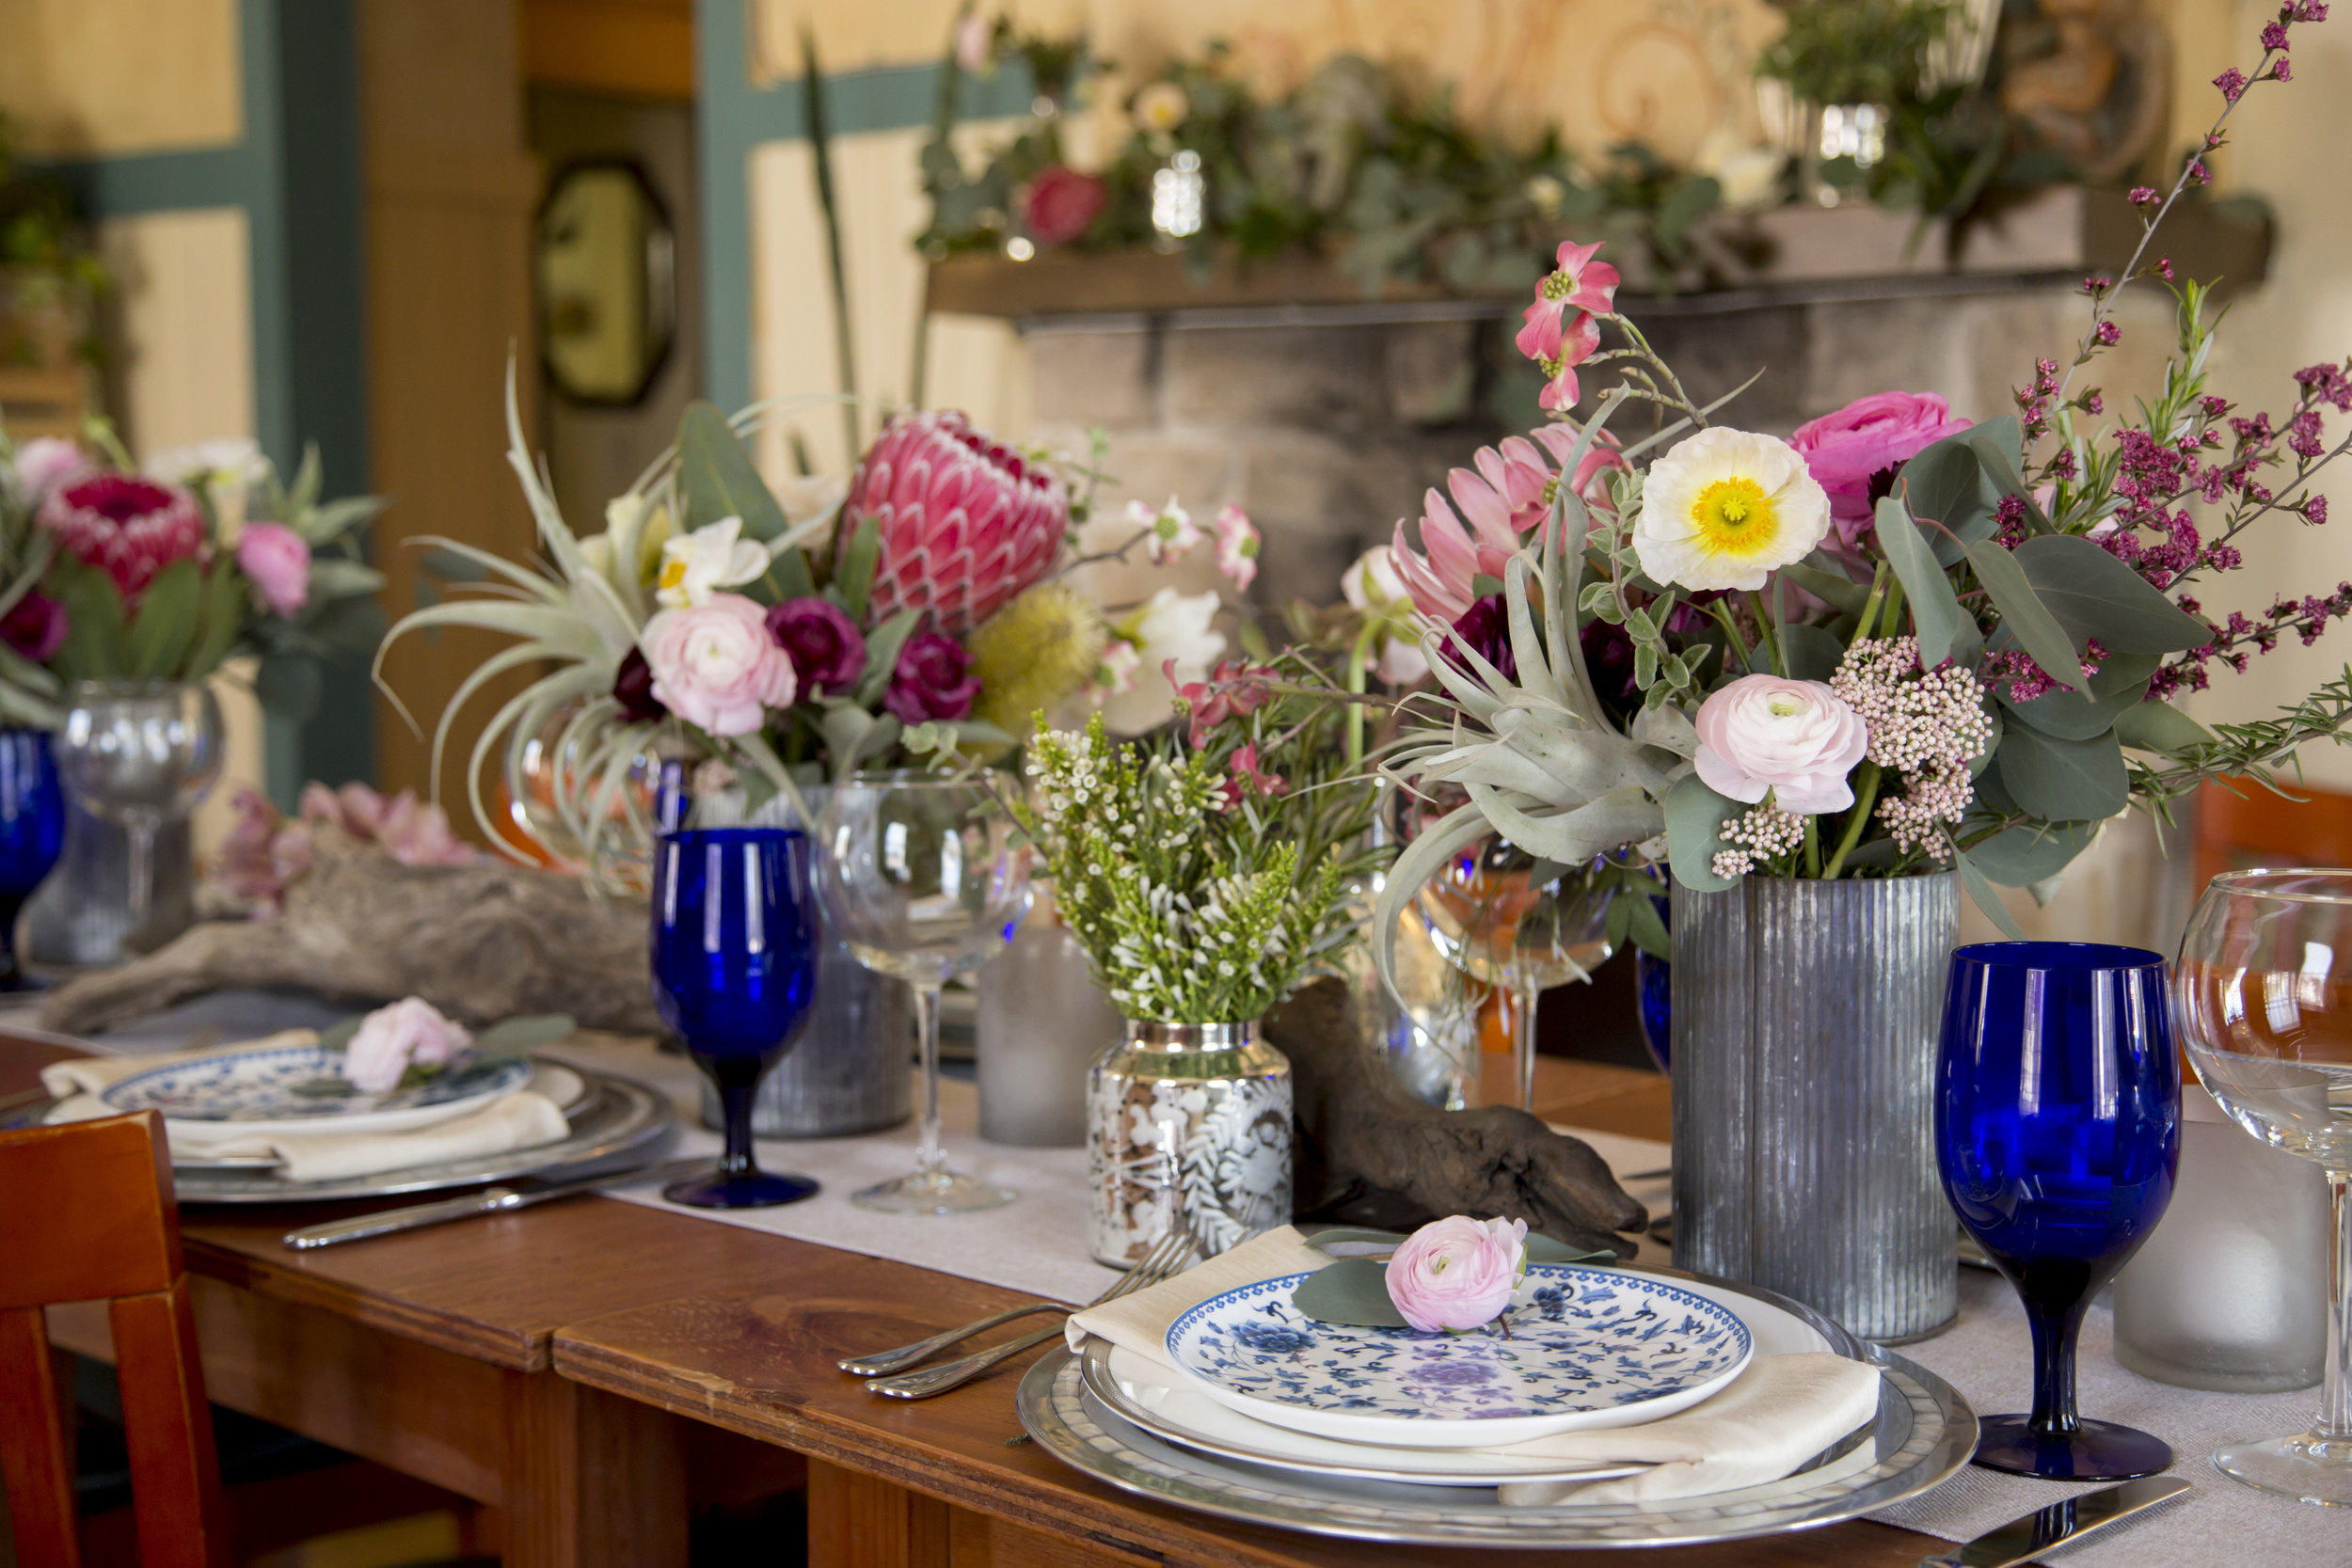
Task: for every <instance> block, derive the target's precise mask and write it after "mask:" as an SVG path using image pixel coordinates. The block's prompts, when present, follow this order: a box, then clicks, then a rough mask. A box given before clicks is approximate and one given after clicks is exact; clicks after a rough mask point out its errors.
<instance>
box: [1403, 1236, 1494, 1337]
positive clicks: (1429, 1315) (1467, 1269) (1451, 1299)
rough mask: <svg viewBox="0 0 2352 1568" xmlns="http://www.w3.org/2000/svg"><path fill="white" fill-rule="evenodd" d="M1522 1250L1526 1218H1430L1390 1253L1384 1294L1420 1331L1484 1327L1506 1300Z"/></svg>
mask: <svg viewBox="0 0 2352 1568" xmlns="http://www.w3.org/2000/svg"><path fill="white" fill-rule="evenodd" d="M1526 1256H1527V1222H1526V1221H1525V1220H1487V1221H1486V1222H1484V1223H1483V1224H1482V1223H1481V1222H1479V1221H1477V1220H1474V1219H1471V1218H1470V1217H1469V1216H1468V1215H1465V1214H1455V1215H1453V1216H1452V1217H1450V1218H1447V1219H1442V1220H1432V1221H1430V1222H1429V1223H1428V1224H1427V1225H1424V1226H1422V1227H1421V1228H1420V1229H1419V1230H1416V1231H1414V1232H1413V1233H1412V1235H1410V1236H1408V1237H1406V1240H1405V1244H1404V1245H1403V1246H1400V1247H1398V1248H1397V1249H1396V1256H1395V1257H1393V1258H1391V1259H1389V1266H1388V1269H1387V1271H1386V1272H1387V1275H1388V1287H1389V1299H1390V1300H1391V1301H1392V1302H1394V1303H1395V1304H1396V1309H1397V1310H1398V1311H1399V1312H1401V1313H1403V1314H1404V1315H1405V1321H1406V1323H1410V1324H1412V1325H1413V1326H1414V1327H1415V1328H1418V1329H1420V1330H1421V1331H1422V1333H1424V1334H1431V1333H1435V1332H1437V1331H1438V1330H1439V1329H1446V1330H1450V1331H1453V1332H1456V1333H1459V1332H1461V1331H1462V1330H1465V1329H1472V1328H1479V1327H1483V1326H1484V1325H1485V1324H1487V1323H1492V1322H1494V1321H1495V1319H1496V1318H1498V1317H1500V1316H1502V1309H1503V1308H1504V1307H1508V1306H1510V1305H1511V1292H1512V1291H1515V1290H1517V1289H1518V1283H1519V1276H1520V1275H1522V1274H1524V1273H1525V1272H1526Z"/></svg>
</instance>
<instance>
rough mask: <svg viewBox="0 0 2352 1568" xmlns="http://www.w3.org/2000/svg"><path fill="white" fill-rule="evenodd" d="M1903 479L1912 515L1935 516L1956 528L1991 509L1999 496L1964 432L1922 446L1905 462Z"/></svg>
mask: <svg viewBox="0 0 2352 1568" xmlns="http://www.w3.org/2000/svg"><path fill="white" fill-rule="evenodd" d="M1902 481H1903V500H1904V502H1905V503H1906V504H1907V505H1908V506H1909V507H1910V509H1911V515H1913V516H1915V517H1932V518H1933V519H1935V521H1937V522H1939V523H1942V524H1943V525H1944V526H1945V527H1946V528H1948V529H1953V530H1958V529H1959V528H1960V527H1961V526H1962V525H1963V524H1965V523H1970V522H1974V521H1976V520H1977V519H1978V518H1979V517H1981V516H1983V515H1986V514H1987V513H1990V512H1991V511H1992V510H1993V508H1994V506H1995V505H1996V504H1998V502H1999V499H2000V498H1999V497H1998V496H1996V495H1993V494H1991V493H1990V491H1991V486H1990V485H1988V484H1987V483H1985V478H1984V469H1983V467H1981V466H1980V465H1979V463H1978V461H1977V453H1976V450H1975V449H1974V448H1973V447H1971V446H1970V445H1969V444H1968V439H1967V436H1966V435H1965V434H1964V433H1963V434H1962V435H1960V436H1946V437H1945V438H1944V439H1943V440H1941V441H1938V442H1936V443H1935V444H1934V445H1933V446H1931V447H1925V448H1922V449H1921V450H1920V451H1918V452H1917V453H1916V454H1915V455H1914V456H1913V457H1912V458H1911V460H1910V461H1908V462H1906V463H1905V464H1904V465H1903V466H1902Z"/></svg>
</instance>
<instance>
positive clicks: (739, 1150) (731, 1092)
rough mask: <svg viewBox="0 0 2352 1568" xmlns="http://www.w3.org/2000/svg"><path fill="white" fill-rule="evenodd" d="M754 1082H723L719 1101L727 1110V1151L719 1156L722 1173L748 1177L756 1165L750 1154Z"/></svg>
mask: <svg viewBox="0 0 2352 1568" xmlns="http://www.w3.org/2000/svg"><path fill="white" fill-rule="evenodd" d="M753 1090H754V1085H752V1084H749V1083H734V1082H727V1083H722V1084H721V1085H720V1087H719V1103H720V1105H721V1106H722V1107H723V1109H724V1111H725V1113H726V1139H727V1147H726V1152H725V1153H723V1154H722V1155H720V1156H719V1171H720V1174H722V1175H723V1176H730V1177H733V1176H747V1175H749V1174H750V1173H751V1172H753V1171H754V1170H756V1169H757V1168H758V1166H757V1165H756V1164H755V1163H754V1161H753V1156H752V1095H753Z"/></svg>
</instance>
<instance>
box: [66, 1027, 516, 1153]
mask: <svg viewBox="0 0 2352 1568" xmlns="http://www.w3.org/2000/svg"><path fill="white" fill-rule="evenodd" d="M342 1063H343V1053H342V1051H340V1050H336V1049H331V1048H329V1047H326V1046H321V1045H315V1044H313V1045H279V1046H268V1047H264V1048H262V1049H260V1050H255V1051H223V1052H218V1053H215V1054H212V1055H208V1056H199V1057H195V1058H192V1059H190V1060H188V1061H184V1062H171V1063H167V1064H166V1065H164V1066H162V1067H154V1068H150V1069H147V1070H146V1071H145V1072H135V1073H133V1074H131V1075H130V1076H129V1077H127V1078H122V1079H119V1080H117V1081H116V1082H115V1083H114V1084H113V1085H110V1086H108V1088H107V1089H106V1091H105V1092H104V1093H103V1095H102V1096H100V1098H101V1099H103V1100H104V1101H105V1102H106V1103H107V1104H108V1105H109V1106H112V1107H113V1108H114V1109H115V1110H118V1111H149V1110H153V1111H161V1112H162V1113H163V1114H164V1119H165V1121H167V1122H174V1121H181V1122H194V1123H200V1124H202V1125H204V1126H205V1127H207V1128H210V1129H215V1130H218V1129H221V1128H223V1127H224V1126H225V1125H228V1124H233V1125H234V1126H236V1127H237V1128H238V1129H239V1130H240V1131H244V1132H254V1133H257V1134H265V1133H270V1132H330V1131H331V1132H405V1131H409V1130H411V1129H414V1128H419V1127H430V1126H432V1125H433V1124H434V1123H435V1122H438V1121H447V1120H450V1119H451V1118H453V1117H461V1116H464V1115H465V1114H466V1113H467V1112H469V1111H474V1110H479V1109H480V1108H481V1107H483V1106H484V1105H486V1104H488V1103H489V1102H490V1101H493V1100H496V1099H497V1098H498V1097H499V1096H501V1095H502V1094H512V1093H514V1092H515V1091H516V1089H519V1088H521V1087H522V1086H523V1085H524V1084H525V1083H527V1082H528V1081H529V1080H530V1078H531V1064H530V1063H529V1062H527V1061H521V1060H517V1059H515V1058H511V1057H510V1058H506V1059H503V1060H498V1061H485V1062H473V1063H469V1064H468V1065H466V1066H462V1067H457V1068H453V1069H450V1070H449V1071H447V1072H443V1073H440V1074H438V1075H437V1076H436V1077H433V1078H430V1079H428V1080H426V1081H425V1082H424V1083H422V1084H420V1085H416V1086H415V1087H414V1088H409V1089H401V1090H398V1091H396V1092H394V1093H391V1094H386V1095H365V1094H349V1095H327V1094H319V1093H311V1092H304V1091H303V1090H302V1089H301V1088H300V1085H310V1084H317V1083H320V1082H322V1081H334V1080H339V1079H341V1078H342Z"/></svg>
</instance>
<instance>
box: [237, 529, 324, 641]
mask: <svg viewBox="0 0 2352 1568" xmlns="http://www.w3.org/2000/svg"><path fill="white" fill-rule="evenodd" d="M237 565H238V567H239V569H241V570H242V571H243V572H244V573H245V575H246V577H248V578H252V579H253V588H254V592H256V593H258V594H261V595H262V603H263V604H265V605H267V606H269V612H270V613H271V614H272V615H281V616H286V617H288V618H291V617H292V616H293V615H294V612H295V611H296V610H300V609H301V608H302V607H303V606H304V605H305V604H307V603H309V602H310V545H309V543H308V542H306V541H305V540H304V539H303V537H302V535H300V534H299V533H296V532H295V531H294V530H292V529H290V528H288V527H287V526H286V525H285V524H283V523H247V524H246V525H245V530H244V531H243V532H241V533H239V534H238V535H237Z"/></svg>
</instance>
